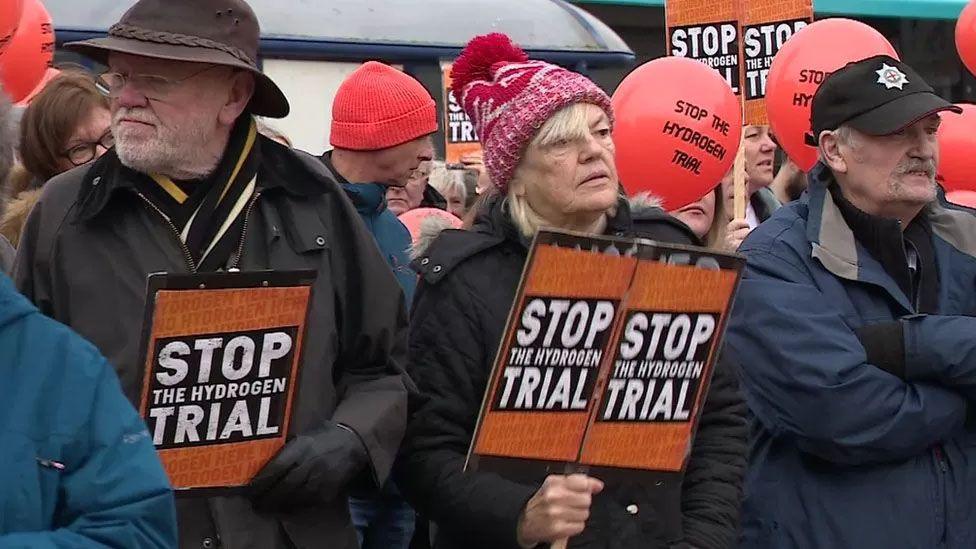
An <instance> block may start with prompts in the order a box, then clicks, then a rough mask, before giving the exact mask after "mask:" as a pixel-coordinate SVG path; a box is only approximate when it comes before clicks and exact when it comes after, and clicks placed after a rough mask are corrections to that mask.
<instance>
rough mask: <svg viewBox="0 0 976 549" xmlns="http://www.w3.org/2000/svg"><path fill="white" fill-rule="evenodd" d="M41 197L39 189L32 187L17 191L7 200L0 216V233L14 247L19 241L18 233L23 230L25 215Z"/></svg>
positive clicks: (25, 220)
mask: <svg viewBox="0 0 976 549" xmlns="http://www.w3.org/2000/svg"><path fill="white" fill-rule="evenodd" d="M40 197H41V189H32V190H27V191H23V192H21V193H19V194H18V195H17V196H15V197H14V198H12V199H11V200H10V201H9V202H7V207H6V208H5V209H4V212H3V217H0V234H2V235H3V236H5V237H6V238H7V240H9V241H10V243H11V244H12V245H13V246H14V247H15V248H16V247H17V245H18V244H19V243H20V233H21V232H22V231H23V230H24V223H26V222H27V216H28V214H30V213H31V210H33V209H34V205H35V204H37V200H38V199H39V198H40Z"/></svg>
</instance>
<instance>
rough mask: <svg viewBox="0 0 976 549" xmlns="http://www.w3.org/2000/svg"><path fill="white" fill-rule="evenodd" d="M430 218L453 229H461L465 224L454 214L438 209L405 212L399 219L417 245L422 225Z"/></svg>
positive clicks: (417, 209) (418, 209) (419, 209)
mask: <svg viewBox="0 0 976 549" xmlns="http://www.w3.org/2000/svg"><path fill="white" fill-rule="evenodd" d="M428 217H435V218H437V219H439V220H440V222H441V224H442V225H446V226H448V227H450V228H452V229H460V228H461V226H462V225H463V224H464V223H463V222H462V221H461V220H460V219H458V218H457V216H455V215H454V214H451V213H449V212H445V211H444V210H441V209H438V208H414V209H412V210H407V211H405V212H403V213H402V214H400V215H399V217H397V219H399V220H400V223H403V225H404V226H405V227H406V228H407V230H408V231H410V241H411V242H414V243H416V242H417V239H418V238H419V237H420V229H421V224H422V223H423V222H424V220H426V219H427V218H428Z"/></svg>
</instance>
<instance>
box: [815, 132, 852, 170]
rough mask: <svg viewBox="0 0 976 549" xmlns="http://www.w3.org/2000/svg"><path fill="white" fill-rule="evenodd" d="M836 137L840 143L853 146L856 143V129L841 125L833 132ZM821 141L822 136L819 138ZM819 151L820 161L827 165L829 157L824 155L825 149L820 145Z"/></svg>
mask: <svg viewBox="0 0 976 549" xmlns="http://www.w3.org/2000/svg"><path fill="white" fill-rule="evenodd" d="M833 133H834V136H835V137H837V141H840V142H841V143H842V144H844V145H851V144H852V143H854V140H855V138H854V128H852V127H850V126H848V125H847V124H841V125H840V126H839V127H838V128H837V129H836V130H833ZM817 139H818V140H819V139H820V136H819V135H818V136H817ZM817 151H819V153H820V161H821V162H824V163H825V164H826V160H827V155H825V154H824V150H823V147H822V146H820V145H818V146H817Z"/></svg>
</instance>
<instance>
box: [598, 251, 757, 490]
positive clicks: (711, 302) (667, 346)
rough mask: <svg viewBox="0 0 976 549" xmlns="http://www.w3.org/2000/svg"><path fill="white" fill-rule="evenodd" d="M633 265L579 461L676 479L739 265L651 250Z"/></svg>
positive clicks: (727, 259)
mask: <svg viewBox="0 0 976 549" xmlns="http://www.w3.org/2000/svg"><path fill="white" fill-rule="evenodd" d="M638 257H639V263H638V265H637V269H636V272H635V274H634V281H633V283H632V284H631V286H630V289H629V292H628V294H627V298H626V300H625V302H624V303H625V305H624V307H623V311H622V318H621V328H622V329H621V332H620V336H619V337H618V338H617V339H616V340H615V343H616V345H615V347H614V351H613V352H614V356H613V361H612V363H610V364H609V365H608V368H607V369H606V371H605V374H606V377H605V378H604V379H605V380H606V381H605V383H601V386H602V387H603V388H604V389H603V391H602V392H601V393H600V394H599V395H598V397H597V398H598V402H597V405H596V407H595V413H594V415H593V421H592V423H591V424H590V427H589V429H588V430H587V433H586V439H585V440H584V441H583V449H582V452H581V457H580V463H582V464H584V465H590V466H604V467H617V468H627V469H644V470H654V471H681V470H683V469H684V467H685V466H686V465H687V463H686V461H687V457H688V455H689V452H690V450H691V442H692V439H693V435H694V431H695V428H696V426H697V421H698V418H699V417H700V415H701V413H700V410H701V406H702V402H703V400H704V397H705V393H706V391H707V390H708V383H709V380H710V379H711V376H712V369H713V367H714V364H715V361H716V360H717V355H718V352H719V344H720V342H721V339H722V334H723V333H724V331H725V323H726V320H727V317H728V313H729V310H730V308H731V305H732V297H733V296H734V294H735V289H736V287H737V285H738V281H739V273H740V269H741V265H742V263H741V260H739V259H736V258H733V257H729V256H724V255H718V254H712V253H709V252H705V251H703V250H702V251H694V250H669V249H667V248H663V247H659V246H641V248H640V252H639V256H638Z"/></svg>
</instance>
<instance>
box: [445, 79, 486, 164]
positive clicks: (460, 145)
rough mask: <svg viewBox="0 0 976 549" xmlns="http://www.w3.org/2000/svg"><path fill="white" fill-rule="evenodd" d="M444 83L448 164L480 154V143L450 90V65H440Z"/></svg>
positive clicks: (469, 121)
mask: <svg viewBox="0 0 976 549" xmlns="http://www.w3.org/2000/svg"><path fill="white" fill-rule="evenodd" d="M441 74H442V81H443V82H444V151H445V154H444V158H445V161H446V162H447V163H448V164H455V163H458V162H460V161H461V157H462V156H465V155H468V154H473V153H480V152H481V143H480V142H479V141H478V135H477V134H476V133H475V130H474V122H472V121H471V118H470V117H469V116H468V115H467V113H465V112H464V109H463V108H461V103H460V102H459V101H458V99H457V97H455V95H454V92H453V91H452V89H451V63H450V62H443V63H441Z"/></svg>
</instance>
